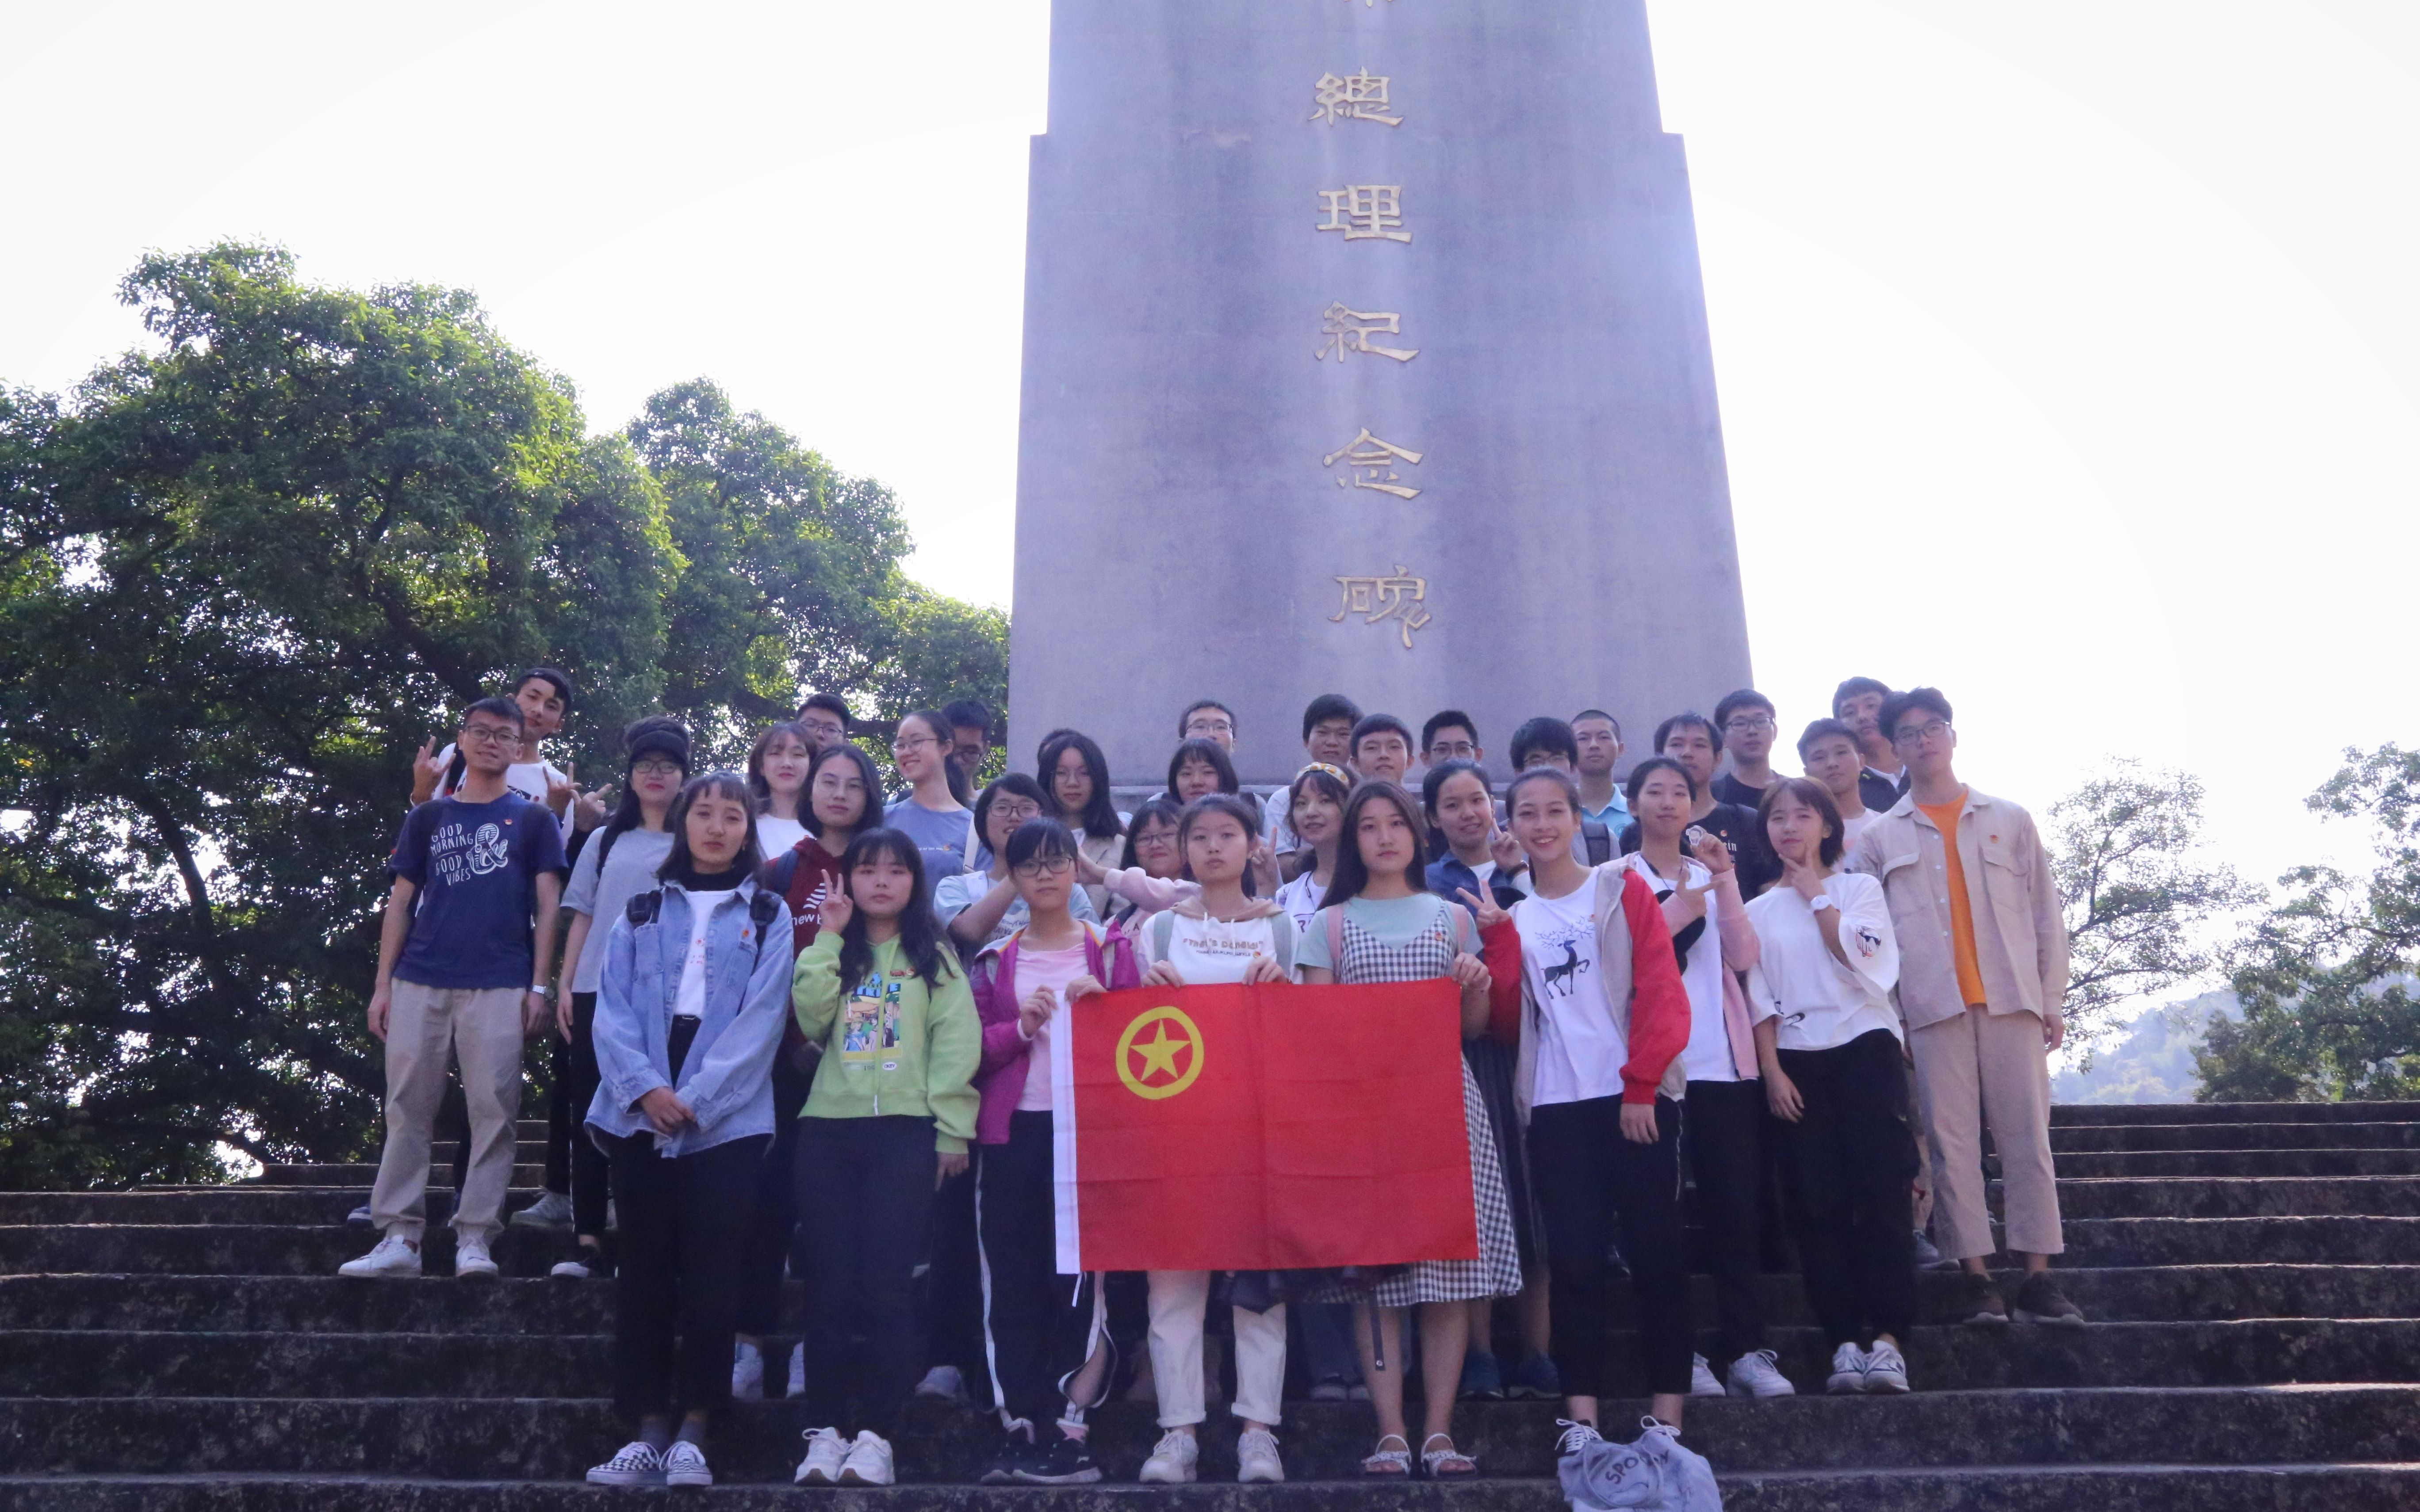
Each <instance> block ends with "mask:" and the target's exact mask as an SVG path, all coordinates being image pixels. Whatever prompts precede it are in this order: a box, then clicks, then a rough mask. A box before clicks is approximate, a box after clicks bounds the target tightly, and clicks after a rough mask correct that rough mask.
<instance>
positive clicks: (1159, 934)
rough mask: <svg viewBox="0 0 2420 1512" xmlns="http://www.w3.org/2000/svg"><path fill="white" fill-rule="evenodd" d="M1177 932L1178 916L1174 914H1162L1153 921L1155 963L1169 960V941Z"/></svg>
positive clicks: (1152, 956)
mask: <svg viewBox="0 0 2420 1512" xmlns="http://www.w3.org/2000/svg"><path fill="white" fill-rule="evenodd" d="M1175 932H1176V916H1175V915H1174V914H1173V913H1163V914H1160V915H1159V916H1158V917H1156V918H1154V919H1153V920H1152V921H1151V958H1152V959H1153V960H1154V961H1165V960H1167V959H1168V939H1169V936H1170V935H1171V934H1173V933H1175Z"/></svg>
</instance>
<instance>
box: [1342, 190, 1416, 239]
mask: <svg viewBox="0 0 2420 1512" xmlns="http://www.w3.org/2000/svg"><path fill="white" fill-rule="evenodd" d="M1319 197H1320V198H1321V199H1323V200H1325V201H1326V205H1325V207H1323V208H1325V209H1326V212H1327V221H1326V224H1323V225H1321V226H1320V228H1319V229H1321V230H1322V231H1342V232H1343V233H1344V239H1345V240H1347V241H1366V240H1369V239H1373V238H1383V239H1386V240H1388V241H1409V240H1411V239H1412V234H1411V233H1410V232H1409V231H1406V230H1404V229H1403V224H1404V186H1403V185H1401V184H1347V185H1345V186H1344V187H1343V188H1342V189H1323V190H1321V191H1320V192H1319Z"/></svg>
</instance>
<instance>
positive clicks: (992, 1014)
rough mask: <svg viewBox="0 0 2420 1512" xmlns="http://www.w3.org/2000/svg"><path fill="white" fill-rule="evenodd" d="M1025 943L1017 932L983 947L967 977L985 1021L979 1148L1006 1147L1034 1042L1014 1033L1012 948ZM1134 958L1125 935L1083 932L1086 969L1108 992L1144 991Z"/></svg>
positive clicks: (1087, 929) (1091, 928) (977, 1122)
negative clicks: (1020, 942)
mask: <svg viewBox="0 0 2420 1512" xmlns="http://www.w3.org/2000/svg"><path fill="white" fill-rule="evenodd" d="M1024 938H1025V932H1024V931H1023V930H1018V931H1017V932H1016V933H1014V934H1011V935H1009V936H1008V937H1007V938H1006V939H1003V940H1001V941H1000V942H999V943H998V944H996V945H992V946H988V947H986V948H985V950H984V953H983V954H982V955H980V956H978V957H976V958H975V965H974V970H973V971H972V972H971V973H970V980H971V985H972V986H973V988H974V994H975V1014H976V1016H977V1017H979V1018H981V1019H982V1020H983V1064H982V1065H981V1066H979V1067H977V1068H976V1070H975V1089H976V1090H977V1091H979V1092H981V1093H982V1094H983V1109H982V1111H981V1112H979V1113H977V1114H976V1115H975V1143H977V1144H979V1145H1004V1144H1007V1143H1008V1116H1009V1115H1010V1114H1012V1113H1015V1112H1016V1100H1017V1097H1018V1096H1019V1095H1020V1094H1021V1093H1022V1092H1023V1091H1024V1090H1025V1076H1026V1060H1027V1058H1028V1057H1031V1056H1032V1054H1033V1041H1031V1040H1028V1039H1027V1038H1026V1037H1025V1036H1024V1035H1022V1034H1020V1033H1018V1032H1017V1028H1016V946H1017V942H1018V941H1019V940H1022V939H1024ZM1137 953H1138V952H1137V951H1136V949H1135V944H1134V941H1132V940H1130V939H1128V938H1126V937H1125V935H1123V934H1120V933H1115V932H1110V933H1103V932H1102V931H1100V930H1098V929H1096V928H1094V926H1092V925H1090V924H1086V925H1085V926H1084V969H1085V970H1086V971H1089V972H1091V973H1092V976H1093V980H1095V981H1097V982H1099V983H1101V984H1102V985H1103V986H1105V987H1107V988H1109V991H1111V992H1118V991H1120V990H1122V989H1124V988H1127V987H1140V986H1141V985H1142V968H1141V967H1140V965H1138V964H1136V957H1137Z"/></svg>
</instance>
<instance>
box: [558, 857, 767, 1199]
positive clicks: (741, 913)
mask: <svg viewBox="0 0 2420 1512" xmlns="http://www.w3.org/2000/svg"><path fill="white" fill-rule="evenodd" d="M755 896H756V884H755V881H754V879H750V880H748V881H746V882H742V883H741V884H740V885H739V886H738V887H737V888H736V889H735V890H733V891H732V892H730V893H728V894H725V895H724V896H723V897H722V898H721V902H720V903H719V904H718V906H717V907H716V908H715V910H714V913H713V915H712V916H711V918H710V919H709V920H708V923H707V930H706V993H705V1003H704V1007H705V1012H704V1013H703V1014H702V1015H701V1016H700V1017H699V1020H698V1026H697V1038H696V1039H695V1040H694V1041H691V1042H690V1048H689V1057H688V1061H687V1063H686V1064H685V1065H684V1066H683V1067H682V1070H681V1079H680V1083H679V1085H678V1086H676V1087H675V1086H674V1084H673V1079H672V1070H671V1068H672V1061H671V1056H670V1053H669V1051H668V1049H667V1044H668V1042H669V1041H670V1037H671V1034H672V1022H673V1000H674V998H675V996H677V995H678V994H679V992H680V981H681V964H682V963H683V962H684V961H685V960H686V959H687V958H688V955H689V941H690V897H689V894H688V893H686V892H684V891H683V890H682V889H681V887H679V885H678V884H676V883H671V882H667V883H665V884H664V885H663V903H662V904H661V906H660V907H659V909H658V911H657V914H656V918H655V921H654V922H653V923H648V924H640V925H637V926H633V925H632V924H631V922H630V918H629V915H628V913H627V912H625V913H624V914H622V915H621V916H620V917H618V918H615V919H614V920H613V933H612V934H611V935H610V936H609V937H608V938H607V940H606V943H605V967H604V971H603V974H602V975H601V976H600V977H599V978H598V979H597V1018H596V1024H595V1027H594V1029H593V1030H592V1031H591V1032H592V1037H593V1039H594V1041H595V1043H596V1046H597V1097H596V1100H595V1101H594V1102H592V1103H589V1104H588V1119H587V1122H588V1127H589V1129H590V1130H591V1131H592V1132H593V1134H612V1135H614V1136H615V1137H617V1138H627V1137H628V1136H629V1135H631V1134H645V1133H648V1132H650V1131H649V1127H648V1124H647V1119H646V1115H644V1114H643V1113H641V1112H640V1111H639V1100H640V1099H641V1098H643V1097H644V1096H646V1095H647V1093H649V1092H651V1091H653V1090H655V1089H656V1088H659V1087H671V1088H673V1090H674V1091H675V1093H676V1094H678V1096H679V1097H680V1100H681V1101H682V1102H684V1103H688V1104H689V1105H690V1110H691V1111H692V1112H694V1113H695V1114H696V1115H697V1126H696V1127H695V1128H693V1129H689V1130H686V1131H684V1132H682V1133H680V1134H674V1135H672V1136H670V1137H669V1138H665V1137H661V1136H659V1138H658V1139H657V1141H656V1149H657V1152H658V1153H659V1154H662V1155H666V1156H672V1157H677V1156H681V1155H693V1154H695V1153H697V1152H698V1151H699V1150H702V1149H712V1148H714V1147H715V1146H716V1145H720V1144H725V1143H728V1142H729V1141H731V1140H734V1139H745V1138H747V1137H748V1136H749V1135H751V1134H771V1133H772V1132H773V1083H772V1074H773V1057H774V1054H775V1052H777V1051H778V1050H779V1049H780V1048H781V1044H782V1028H783V1025H785V1024H787V1023H788V1022H789V1018H790V915H789V910H788V908H787V907H785V906H783V904H782V903H780V902H779V901H778V900H777V901H776V902H775V903H774V908H773V918H772V921H771V922H770V923H768V924H767V925H766V926H765V928H764V931H763V937H762V938H759V932H758V930H757V928H756V924H755V920H754V919H753V918H751V917H750V914H749V907H750V904H751V903H752V900H753V899H754V898H755Z"/></svg>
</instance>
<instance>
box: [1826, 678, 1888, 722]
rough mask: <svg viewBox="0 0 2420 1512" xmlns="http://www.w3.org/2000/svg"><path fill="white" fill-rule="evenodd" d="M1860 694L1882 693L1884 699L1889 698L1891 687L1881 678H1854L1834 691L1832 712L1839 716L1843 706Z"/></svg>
mask: <svg viewBox="0 0 2420 1512" xmlns="http://www.w3.org/2000/svg"><path fill="white" fill-rule="evenodd" d="M1860 693H1880V694H1881V695H1882V696H1883V697H1885V698H1888V697H1890V696H1891V690H1890V685H1889V684H1888V683H1885V682H1884V681H1883V680H1882V679H1881V678H1879V677H1852V678H1850V679H1848V680H1847V681H1846V682H1844V683H1842V684H1841V685H1840V686H1839V687H1836V688H1834V689H1832V712H1833V713H1834V714H1836V715H1837V714H1838V713H1839V712H1840V705H1841V704H1843V703H1846V702H1849V701H1850V700H1851V699H1853V698H1855V697H1856V696H1857V695H1858V694H1860Z"/></svg>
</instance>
